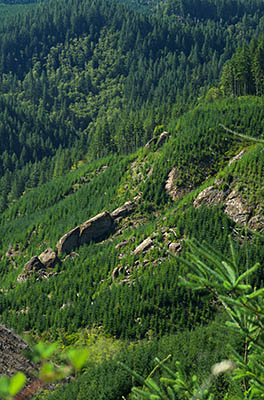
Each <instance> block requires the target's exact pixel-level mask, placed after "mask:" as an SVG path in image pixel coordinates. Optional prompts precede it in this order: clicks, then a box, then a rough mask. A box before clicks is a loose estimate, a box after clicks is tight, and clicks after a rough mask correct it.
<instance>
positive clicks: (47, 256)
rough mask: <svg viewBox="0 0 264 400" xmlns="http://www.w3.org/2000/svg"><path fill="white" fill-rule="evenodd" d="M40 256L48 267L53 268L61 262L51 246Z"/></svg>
mask: <svg viewBox="0 0 264 400" xmlns="http://www.w3.org/2000/svg"><path fill="white" fill-rule="evenodd" d="M38 258H39V259H40V261H41V262H42V264H44V266H45V267H47V268H53V267H54V266H55V265H56V264H57V263H59V262H60V259H59V258H58V257H57V253H56V252H55V251H54V250H52V249H51V248H48V249H46V250H45V251H43V253H41V254H40V255H39V257H38Z"/></svg>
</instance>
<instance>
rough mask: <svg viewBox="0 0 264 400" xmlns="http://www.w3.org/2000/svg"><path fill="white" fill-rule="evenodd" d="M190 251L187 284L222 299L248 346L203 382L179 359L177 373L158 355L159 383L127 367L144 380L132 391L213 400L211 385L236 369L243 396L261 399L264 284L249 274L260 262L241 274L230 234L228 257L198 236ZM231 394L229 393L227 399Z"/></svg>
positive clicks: (167, 399)
mask: <svg viewBox="0 0 264 400" xmlns="http://www.w3.org/2000/svg"><path fill="white" fill-rule="evenodd" d="M186 244H187V247H188V248H189V251H188V253H187V257H186V258H185V259H182V261H183V262H184V263H185V264H186V265H187V267H188V269H189V273H188V274H187V276H186V277H184V278H183V277H180V279H181V282H182V284H183V285H184V286H185V287H188V288H190V289H191V290H204V289H206V290H208V291H209V292H211V293H212V294H213V296H214V297H215V298H216V299H217V300H218V303H220V304H222V306H223V307H224V309H225V310H226V312H227V314H228V316H229V321H227V323H226V325H227V329H232V330H233V331H234V332H236V333H238V334H239V336H240V337H241V340H242V343H243V345H242V346H243V347H242V348H241V351H240V352H236V351H235V350H234V349H231V352H232V355H233V356H232V358H233V360H224V361H222V362H220V363H217V364H215V365H213V366H212V369H211V374H210V375H209V376H208V378H207V379H206V381H205V382H203V383H202V384H199V383H198V382H197V378H196V376H194V377H193V378H192V380H191V381H190V379H189V380H188V379H187V378H186V376H185V374H184V373H183V371H182V369H181V366H180V364H179V363H177V364H176V372H173V371H172V370H171V369H169V368H168V367H166V366H165V365H164V362H161V361H159V360H158V359H156V362H157V363H158V365H159V367H160V368H161V369H162V372H163V374H164V376H162V378H161V379H160V383H159V384H157V383H156V382H155V381H154V380H153V379H152V378H150V377H149V378H147V379H144V378H142V377H141V376H139V375H138V374H136V373H135V372H134V371H131V370H130V369H129V368H128V367H127V366H124V368H125V369H127V370H128V371H130V373H131V374H132V375H133V376H134V378H136V380H137V381H138V382H139V383H140V384H141V385H142V388H141V389H139V388H137V387H134V388H133V389H132V392H133V394H134V398H135V399H137V400H143V399H149V400H174V399H189V400H190V399H192V400H195V399H196V400H198V399H209V400H211V399H213V398H214V396H213V394H212V393H210V387H211V384H212V383H213V381H214V379H215V378H216V377H217V376H218V375H219V374H222V373H225V372H228V371H232V372H233V376H232V379H233V380H237V381H239V382H241V386H240V393H239V394H237V395H236V399H237V400H238V399H239V400H246V399H247V400H253V399H254V400H259V399H263V398H264V297H263V293H264V288H260V289H256V288H255V287H252V285H251V284H250V283H249V278H250V277H251V276H252V275H253V274H254V273H255V272H256V271H257V270H258V268H259V267H260V265H259V263H256V264H255V265H253V266H252V267H251V268H248V269H247V270H246V271H244V272H242V273H240V268H239V266H238V263H237V256H236V253H235V250H234V246H233V242H232V240H231V238H230V249H231V258H225V257H224V256H223V255H222V254H220V253H218V252H217V251H216V250H215V249H214V248H212V247H210V246H209V245H203V244H200V243H199V242H198V241H197V240H187V241H186ZM228 396H229V394H228V393H226V395H225V396H224V398H225V399H228Z"/></svg>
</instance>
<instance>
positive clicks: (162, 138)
mask: <svg viewBox="0 0 264 400" xmlns="http://www.w3.org/2000/svg"><path fill="white" fill-rule="evenodd" d="M168 138H169V133H168V132H166V131H165V132H162V133H161V134H160V135H159V136H156V137H153V138H152V139H150V140H149V141H148V143H147V144H146V145H145V148H146V149H150V148H151V146H153V145H156V148H159V147H161V146H162V145H163V144H164V143H165V141H166V140H167V139H168Z"/></svg>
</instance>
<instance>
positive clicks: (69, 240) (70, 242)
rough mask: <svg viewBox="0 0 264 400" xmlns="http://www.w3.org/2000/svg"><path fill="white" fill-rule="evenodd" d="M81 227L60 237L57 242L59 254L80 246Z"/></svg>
mask: <svg viewBox="0 0 264 400" xmlns="http://www.w3.org/2000/svg"><path fill="white" fill-rule="evenodd" d="M79 236H80V227H79V226H77V227H76V228H73V229H72V230H71V231H70V232H68V233H66V234H65V235H64V236H62V237H61V238H60V240H59V241H58V243H57V249H58V254H61V253H67V254H68V253H70V252H71V251H72V250H73V249H76V247H78V246H79Z"/></svg>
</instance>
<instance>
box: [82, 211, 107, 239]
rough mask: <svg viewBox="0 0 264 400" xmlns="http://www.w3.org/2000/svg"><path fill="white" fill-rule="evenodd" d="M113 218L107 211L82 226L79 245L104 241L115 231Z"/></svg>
mask: <svg viewBox="0 0 264 400" xmlns="http://www.w3.org/2000/svg"><path fill="white" fill-rule="evenodd" d="M113 223H114V221H113V218H112V217H111V215H110V214H109V213H108V212H107V211H105V212H102V213H101V214H98V215H96V216H95V217H93V218H91V219H89V220H88V221H86V222H84V223H83V224H82V225H81V226H80V238H79V245H82V244H85V243H89V242H90V241H96V240H99V239H103V238H104V237H106V236H107V235H109V234H110V233H111V232H112V230H113Z"/></svg>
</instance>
